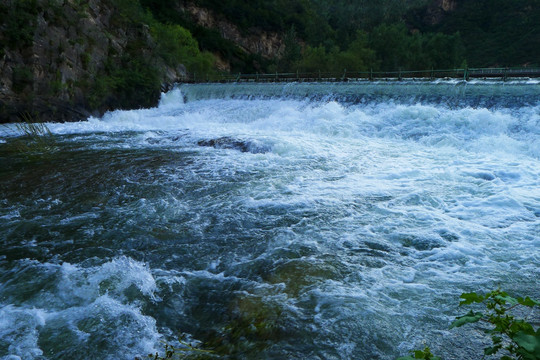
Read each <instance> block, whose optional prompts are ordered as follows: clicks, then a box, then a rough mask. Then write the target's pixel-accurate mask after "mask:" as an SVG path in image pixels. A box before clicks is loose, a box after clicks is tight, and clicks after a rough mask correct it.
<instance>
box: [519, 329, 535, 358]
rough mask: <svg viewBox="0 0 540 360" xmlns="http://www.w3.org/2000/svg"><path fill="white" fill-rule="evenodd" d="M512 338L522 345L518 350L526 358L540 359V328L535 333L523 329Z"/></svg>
mask: <svg viewBox="0 0 540 360" xmlns="http://www.w3.org/2000/svg"><path fill="white" fill-rule="evenodd" d="M512 340H514V342H515V343H516V344H517V345H518V346H519V347H520V349H519V350H518V352H519V353H520V355H522V356H523V358H524V359H528V360H536V359H540V329H538V330H537V331H536V333H535V334H527V333H525V332H523V331H521V332H519V333H517V335H516V336H514V337H513V338H512Z"/></svg>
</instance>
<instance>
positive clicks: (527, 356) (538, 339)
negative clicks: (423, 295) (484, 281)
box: [451, 289, 540, 360]
mask: <svg viewBox="0 0 540 360" xmlns="http://www.w3.org/2000/svg"><path fill="white" fill-rule="evenodd" d="M461 298H462V299H463V300H462V301H461V302H460V304H459V305H460V306H463V305H471V304H474V303H483V304H484V305H485V306H486V309H487V310H486V311H483V312H476V313H474V312H473V311H470V312H469V313H467V314H466V315H463V316H459V317H457V318H456V320H455V321H454V322H453V323H452V325H451V328H453V327H460V326H463V325H465V324H469V323H475V322H478V321H483V322H484V323H487V324H490V325H491V327H492V328H490V329H487V330H486V334H489V335H490V336H491V340H492V345H491V346H488V347H486V348H484V354H485V355H496V354H497V353H499V351H502V350H506V351H507V352H508V353H509V354H510V355H512V356H513V358H512V357H509V356H503V358H505V359H518V360H522V359H523V360H536V359H540V329H538V330H536V331H535V330H534V328H533V326H532V325H531V324H530V323H528V322H527V321H526V320H524V319H519V318H516V317H515V316H514V315H513V314H512V312H511V311H512V310H513V309H514V308H516V307H518V306H525V307H529V308H532V307H535V306H539V305H540V302H538V301H536V300H533V299H531V298H529V297H526V298H513V297H511V296H509V295H508V294H507V293H506V292H504V291H501V290H499V289H498V290H494V291H491V292H488V293H487V294H485V295H479V294H476V293H465V294H462V295H461Z"/></svg>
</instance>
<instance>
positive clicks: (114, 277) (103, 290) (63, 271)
mask: <svg viewBox="0 0 540 360" xmlns="http://www.w3.org/2000/svg"><path fill="white" fill-rule="evenodd" d="M2 283H3V285H2V287H1V288H0V293H1V294H2V300H3V301H2V302H3V304H2V307H1V308H0V319H1V321H0V339H2V340H0V351H2V353H7V354H10V355H12V356H18V357H20V358H21V359H33V358H41V357H42V356H44V357H45V358H62V357H69V358H92V357H100V358H108V359H133V357H135V356H139V355H141V354H147V353H150V352H152V351H154V350H155V348H154V346H155V344H156V342H157V340H158V339H159V337H160V334H159V332H158V330H157V329H156V323H155V320H154V319H153V318H151V317H149V316H145V315H143V314H142V313H141V309H140V305H141V304H142V302H143V301H150V302H151V301H155V297H154V293H155V291H156V283H155V280H154V278H153V276H152V275H151V274H150V273H149V270H148V269H147V268H146V267H145V266H144V265H143V264H141V263H139V262H136V261H134V260H132V259H129V258H126V257H120V258H116V259H114V260H112V261H110V262H106V263H104V264H102V265H99V266H91V267H83V266H78V265H72V264H68V263H63V264H62V265H57V264H50V263H44V264H41V263H39V262H36V261H31V260H21V261H19V262H18V264H17V265H16V266H15V267H13V268H12V269H11V271H7V272H6V271H5V272H4V273H3V275H2ZM133 334H137V338H134V337H133ZM42 348H46V349H47V353H44V352H43V350H42ZM104 354H105V356H104Z"/></svg>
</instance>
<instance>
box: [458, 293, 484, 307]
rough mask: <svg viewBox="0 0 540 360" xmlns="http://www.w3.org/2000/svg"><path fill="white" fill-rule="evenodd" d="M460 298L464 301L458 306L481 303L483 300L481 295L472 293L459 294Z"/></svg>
mask: <svg viewBox="0 0 540 360" xmlns="http://www.w3.org/2000/svg"><path fill="white" fill-rule="evenodd" d="M460 298H462V299H464V300H462V301H461V302H460V303H459V306H462V305H468V304H472V303H473V302H476V303H481V302H482V301H484V299H485V298H484V297H483V296H482V295H478V294H477V293H474V292H472V293H463V294H461V296H460Z"/></svg>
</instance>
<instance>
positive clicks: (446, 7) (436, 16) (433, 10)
mask: <svg viewBox="0 0 540 360" xmlns="http://www.w3.org/2000/svg"><path fill="white" fill-rule="evenodd" d="M457 2H458V1H457V0H434V1H433V2H432V3H431V4H430V5H429V6H428V8H427V10H426V15H425V17H424V22H425V23H427V24H429V25H432V26H433V25H438V24H440V23H441V22H442V20H443V19H444V18H445V17H446V16H447V15H448V14H449V13H451V12H453V11H454V10H456V8H457V5H458V4H457Z"/></svg>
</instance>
